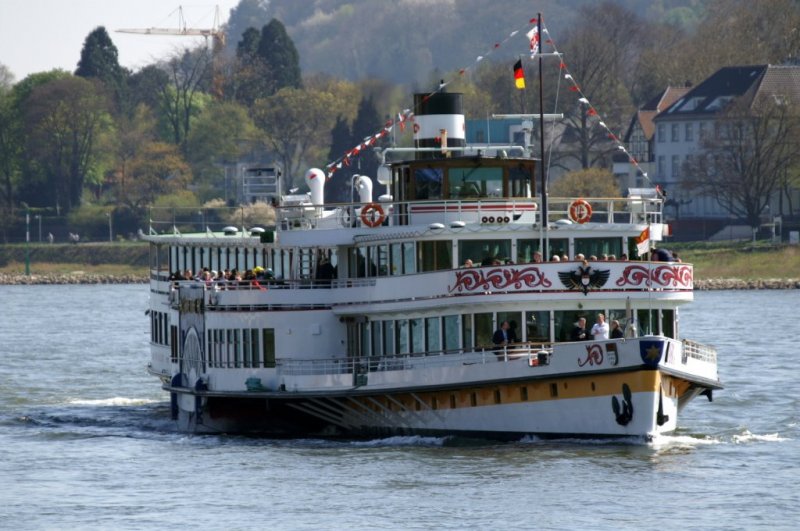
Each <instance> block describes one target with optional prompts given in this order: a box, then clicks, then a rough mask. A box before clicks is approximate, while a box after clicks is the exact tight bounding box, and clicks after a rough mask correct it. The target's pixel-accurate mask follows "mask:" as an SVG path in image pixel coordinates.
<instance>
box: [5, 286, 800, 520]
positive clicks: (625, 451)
mask: <svg viewBox="0 0 800 531" xmlns="http://www.w3.org/2000/svg"><path fill="white" fill-rule="evenodd" d="M695 299H696V300H695V303H694V304H692V305H690V306H689V307H687V308H686V309H684V310H683V311H682V313H681V329H682V333H683V335H684V336H685V337H689V338H692V339H695V340H697V341H700V342H702V343H708V344H713V345H715V346H716V347H717V348H718V351H719V364H720V375H721V378H722V380H723V383H724V384H725V386H726V389H725V390H723V391H718V392H716V393H715V396H714V402H713V403H708V402H707V401H706V400H705V398H703V397H700V398H698V399H696V400H695V401H694V402H692V403H691V404H690V405H689V406H688V407H687V409H686V410H684V412H683V414H682V416H681V418H680V419H679V426H680V429H679V431H678V432H677V433H676V434H675V435H673V436H669V437H664V438H661V439H659V440H657V441H655V442H654V443H651V444H643V443H639V444H634V443H630V442H623V441H604V442H601V441H539V440H523V441H519V442H516V443H504V444H499V443H488V442H480V441H463V440H452V439H447V438H421V437H402V438H389V439H379V440H372V441H359V442H330V441H323V440H307V439H306V440H265V439H255V438H246V437H229V436H193V435H186V434H181V433H177V432H176V431H175V430H174V426H173V423H172V421H170V420H169V408H168V402H167V396H166V395H165V394H164V393H163V392H162V391H160V389H159V385H158V382H157V381H156V380H154V379H153V378H151V377H149V376H147V375H146V374H145V370H144V367H145V365H146V363H147V361H148V336H147V334H148V331H149V324H148V323H149V321H148V319H147V317H145V315H144V310H145V309H146V303H147V288H146V287H145V286H143V285H122V286H119V285H117V286H0V376H1V378H0V528H4V529H166V528H171V527H178V526H191V527H196V528H201V529H348V530H350V529H481V530H483V529H614V530H617V529H637V530H638V529H680V530H684V529H796V528H798V526H800V482H799V480H800V474H798V473H799V472H800V469H799V468H800V467H799V466H798V462H800V370H798V363H799V362H800V355H798V348H797V346H796V345H797V337H798V326H797V322H796V321H795V313H794V310H796V309H797V305H798V302H800V295H799V294H798V292H797V291H736V292H734V291H721V292H698V293H696V294H695Z"/></svg>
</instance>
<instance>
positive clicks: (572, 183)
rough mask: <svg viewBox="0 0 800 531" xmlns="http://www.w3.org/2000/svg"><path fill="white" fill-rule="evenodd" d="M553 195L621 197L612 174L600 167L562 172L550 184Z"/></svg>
mask: <svg viewBox="0 0 800 531" xmlns="http://www.w3.org/2000/svg"><path fill="white" fill-rule="evenodd" d="M550 195H551V196H553V197H621V193H620V190H619V185H618V184H617V180H616V179H615V178H614V175H613V174H612V173H611V172H610V171H608V170H603V169H600V168H587V169H583V170H577V171H572V172H569V173H566V174H564V175H563V176H562V177H561V178H560V179H559V180H558V181H556V182H555V183H552V184H551V185H550Z"/></svg>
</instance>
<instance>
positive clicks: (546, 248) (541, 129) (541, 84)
mask: <svg viewBox="0 0 800 531" xmlns="http://www.w3.org/2000/svg"><path fill="white" fill-rule="evenodd" d="M536 24H537V31H538V32H539V33H538V36H539V43H538V44H539V46H538V48H539V50H538V52H539V147H540V150H541V151H540V153H541V161H540V162H539V164H541V165H542V171H541V174H542V182H541V188H542V231H543V232H544V241H543V245H542V257H543V259H544V260H547V259H548V257H549V256H550V242H549V241H548V235H547V229H548V226H547V225H548V221H547V220H548V218H549V214H548V212H547V174H546V173H545V163H544V156H545V155H544V88H543V87H544V79H543V78H542V14H541V13H538V16H537V19H536Z"/></svg>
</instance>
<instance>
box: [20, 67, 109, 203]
mask: <svg viewBox="0 0 800 531" xmlns="http://www.w3.org/2000/svg"><path fill="white" fill-rule="evenodd" d="M26 103H27V104H26V107H25V125H26V141H27V142H26V148H25V149H26V156H30V157H32V158H33V159H34V160H35V163H36V166H37V167H38V169H39V170H40V171H41V174H42V175H43V176H44V179H45V180H46V182H47V183H48V186H46V187H45V189H44V190H43V193H42V195H41V196H40V197H39V198H38V202H39V203H41V201H42V200H44V201H47V202H46V203H44V204H53V203H55V204H58V205H61V206H63V207H64V208H66V209H67V210H69V209H70V208H72V207H73V206H78V205H80V201H81V194H82V192H83V186H84V183H85V182H86V180H87V179H89V178H97V177H98V175H97V171H96V170H97V168H95V167H94V166H93V165H94V163H95V162H96V159H97V153H96V150H95V148H96V142H97V138H98V136H100V135H101V134H102V132H103V130H104V129H108V128H109V127H110V119H109V116H108V102H107V100H106V98H105V95H104V93H103V91H102V89H100V88H99V87H98V86H97V84H96V83H95V82H92V81H88V80H85V79H83V78H80V77H67V78H63V79H56V80H54V81H52V82H49V83H46V84H44V85H41V86H39V87H36V88H35V89H33V91H32V92H31V94H30V97H29V98H28V100H27V102H26ZM48 200H49V201H48Z"/></svg>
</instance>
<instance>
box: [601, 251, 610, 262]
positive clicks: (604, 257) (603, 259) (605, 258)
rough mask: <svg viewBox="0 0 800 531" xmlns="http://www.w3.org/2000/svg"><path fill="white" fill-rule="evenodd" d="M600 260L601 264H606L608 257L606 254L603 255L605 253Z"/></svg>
mask: <svg viewBox="0 0 800 531" xmlns="http://www.w3.org/2000/svg"><path fill="white" fill-rule="evenodd" d="M600 260H602V261H603V262H608V255H607V254H605V253H603V254H602V255H601V256H600Z"/></svg>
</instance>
